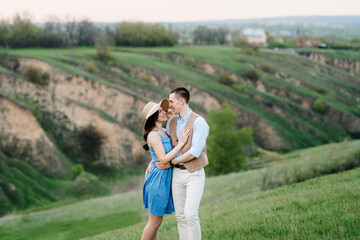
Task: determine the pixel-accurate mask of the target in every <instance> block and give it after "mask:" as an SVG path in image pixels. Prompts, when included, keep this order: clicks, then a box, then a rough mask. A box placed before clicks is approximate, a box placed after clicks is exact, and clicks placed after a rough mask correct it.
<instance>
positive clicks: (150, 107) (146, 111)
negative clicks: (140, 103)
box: [141, 98, 169, 120]
mask: <svg viewBox="0 0 360 240" xmlns="http://www.w3.org/2000/svg"><path fill="white" fill-rule="evenodd" d="M160 106H161V107H162V109H163V110H164V111H165V112H167V111H168V109H169V101H168V100H167V99H166V98H163V99H162V100H161V101H160V102H159V103H154V102H148V103H147V104H146V105H145V107H144V108H143V110H142V112H141V114H142V115H143V117H144V118H145V119H146V120H147V119H148V118H149V117H150V116H151V115H153V114H154V113H155V112H156V111H157V110H159V108H160Z"/></svg>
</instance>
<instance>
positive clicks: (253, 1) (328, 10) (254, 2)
mask: <svg viewBox="0 0 360 240" xmlns="http://www.w3.org/2000/svg"><path fill="white" fill-rule="evenodd" d="M0 6H1V7H0V19H8V18H12V16H14V15H15V14H16V13H23V12H28V13H30V14H31V15H32V16H33V20H34V21H37V22H44V21H46V20H48V19H50V16H54V15H55V16H57V17H59V18H60V20H65V18H66V16H71V17H75V18H76V19H81V18H84V17H87V18H89V19H90V20H92V21H95V22H120V21H144V22H180V21H181V22H182V21H208V20H226V19H245V18H264V17H283V16H314V15H318V16H334V15H360V0H218V1H214V0H126V1H125V0H0Z"/></svg>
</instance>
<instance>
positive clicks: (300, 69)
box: [11, 46, 360, 149]
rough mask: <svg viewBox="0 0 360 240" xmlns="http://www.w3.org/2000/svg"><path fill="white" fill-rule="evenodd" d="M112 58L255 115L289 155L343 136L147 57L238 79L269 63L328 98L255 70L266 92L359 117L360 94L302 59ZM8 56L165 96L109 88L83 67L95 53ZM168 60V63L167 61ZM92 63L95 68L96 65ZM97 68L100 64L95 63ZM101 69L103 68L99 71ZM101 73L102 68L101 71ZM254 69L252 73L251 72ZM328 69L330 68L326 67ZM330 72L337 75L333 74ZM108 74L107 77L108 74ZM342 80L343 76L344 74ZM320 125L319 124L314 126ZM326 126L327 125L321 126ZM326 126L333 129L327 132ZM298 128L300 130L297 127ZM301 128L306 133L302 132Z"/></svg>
mask: <svg viewBox="0 0 360 240" xmlns="http://www.w3.org/2000/svg"><path fill="white" fill-rule="evenodd" d="M115 50H116V51H115V52H113V55H114V56H115V58H116V59H117V60H120V61H121V62H123V63H125V64H131V65H136V66H142V67H145V68H148V69H154V70H157V71H160V72H162V73H164V74H167V75H170V76H172V77H175V78H177V79H180V80H181V81H183V82H185V83H188V84H191V85H194V86H196V87H198V88H200V89H203V90H205V91H207V92H209V93H210V94H211V95H212V96H214V97H215V98H217V99H219V100H220V101H221V102H222V101H228V102H230V103H232V104H233V105H235V106H237V107H239V108H242V109H245V110H246V111H249V112H253V113H255V114H256V115H258V116H260V117H261V118H263V119H264V120H266V121H267V122H268V123H269V124H270V125H271V126H273V127H274V128H275V130H276V131H277V132H278V134H280V135H281V136H282V137H283V138H284V139H286V142H288V143H289V149H294V148H303V147H307V146H313V145H319V144H322V143H327V142H331V141H339V140H341V139H343V138H344V137H345V136H346V135H347V133H346V132H345V131H344V129H343V127H341V126H340V125H339V124H338V123H336V122H335V121H329V120H327V121H325V120H324V117H323V116H321V115H318V114H316V113H314V112H313V111H312V110H306V109H304V108H302V107H301V106H299V105H298V104H295V103H293V102H291V101H289V100H287V99H284V98H282V97H279V96H276V95H274V94H270V93H263V92H260V91H258V90H257V89H256V88H253V87H247V88H248V90H249V91H250V92H251V93H252V94H257V95H260V96H262V97H263V98H264V99H266V100H267V101H269V102H271V103H272V104H273V106H274V107H277V108H278V109H281V111H282V114H284V115H283V116H282V115H281V114H276V113H274V110H273V109H269V108H267V107H264V106H262V104H261V103H259V102H257V101H255V100H254V99H253V98H252V97H249V96H247V95H246V94H243V93H241V92H238V91H236V90H235V89H233V88H232V87H230V86H226V85H223V84H220V83H218V82H216V81H215V79H216V75H214V74H206V73H204V72H203V71H201V70H199V69H193V68H189V67H186V66H183V65H181V64H175V63H174V62H172V61H170V60H164V58H163V59H160V58H157V57H153V56H149V54H159V55H160V56H168V55H170V54H172V53H177V54H183V55H189V56H193V57H196V58H199V59H202V60H203V61H206V62H209V63H212V64H215V65H217V66H220V67H223V68H226V69H230V70H232V71H233V72H235V73H237V74H239V75H241V74H242V73H243V72H244V71H245V70H247V69H251V68H252V67H250V66H249V64H252V65H253V66H257V65H258V64H260V63H264V62H267V63H268V64H270V65H271V67H272V68H274V69H275V70H276V71H281V72H284V73H286V74H287V75H288V76H289V77H293V78H295V79H299V80H301V81H302V82H305V83H307V84H311V85H315V86H317V87H321V88H323V89H326V91H327V92H328V94H326V95H324V94H319V93H318V92H316V91H313V90H311V89H309V88H306V87H302V86H296V85H295V84H293V83H289V82H287V81H285V80H284V79H282V78H278V77H275V76H273V75H271V74H267V73H264V72H262V71H260V70H257V71H258V72H259V74H260V76H261V80H262V81H263V82H264V84H265V86H266V87H267V88H272V89H277V90H278V91H280V90H283V91H285V92H286V93H288V94H293V95H296V96H298V98H300V99H309V101H310V103H311V101H314V100H315V99H322V100H323V101H324V102H326V104H328V105H329V106H331V107H333V108H334V109H337V110H338V111H339V112H344V113H346V114H349V115H355V116H359V115H360V110H359V108H358V103H357V102H356V100H355V99H354V97H355V96H356V95H358V94H360V87H358V86H356V84H351V83H349V82H346V81H342V80H340V79H338V78H335V77H332V76H330V75H327V74H324V73H320V72H318V71H317V69H316V67H315V65H316V64H314V63H313V62H312V61H310V60H308V59H306V58H305V57H300V56H296V55H291V54H286V53H276V52H274V51H267V50H265V51H261V52H260V53H258V54H256V55H254V56H248V55H245V54H243V53H242V52H241V51H240V50H239V49H237V48H231V47H221V46H185V47H184V46H177V47H173V48H116V49H115ZM11 53H12V54H16V55H22V56H28V57H35V58H39V59H42V60H44V61H47V62H49V63H50V64H52V65H54V66H56V67H59V68H61V69H63V70H65V71H67V72H70V73H74V74H81V75H84V76H85V77H86V78H89V79H92V80H94V81H100V82H102V83H105V84H107V85H109V86H111V87H116V88H118V89H120V90H122V91H124V92H127V93H130V94H132V95H137V96H138V97H141V95H139V94H137V93H136V88H144V87H147V88H148V90H149V91H153V92H156V93H157V94H159V93H160V94H161V95H163V96H165V95H166V94H165V93H164V91H163V90H162V89H161V88H159V87H155V86H149V85H148V86H146V84H144V82H141V81H140V80H138V79H134V78H131V77H129V76H126V75H124V74H123V75H119V74H115V73H112V74H113V75H114V76H115V77H118V78H121V79H123V80H125V81H127V82H128V86H124V85H121V86H120V85H117V84H114V83H111V82H109V81H108V80H107V79H104V78H103V77H100V76H98V75H96V74H91V73H88V72H86V71H84V70H83V65H84V64H86V63H89V62H94V59H93V58H92V57H93V55H94V54H95V50H94V48H76V49H21V50H13V51H12V52H11ZM236 58H241V59H243V60H244V62H238V61H236V60H235V59H236ZM165 59H166V58H165ZM95 63H96V62H95ZM97 65H98V66H99V63H97ZM100 66H101V65H100ZM100 68H102V67H100ZM255 68H256V67H255ZM327 68H331V67H328V66H327ZM333 71H340V70H338V69H333ZM108 72H111V71H110V69H108ZM344 74H345V73H344ZM357 80H359V81H360V78H358V77H353V80H352V81H357ZM339 89H346V91H348V92H349V94H344V93H343V91H339ZM314 119H318V120H314ZM324 122H326V124H324ZM329 124H330V125H331V127H329ZM299 125H300V126H302V127H299ZM304 128H305V129H306V130H305V131H304Z"/></svg>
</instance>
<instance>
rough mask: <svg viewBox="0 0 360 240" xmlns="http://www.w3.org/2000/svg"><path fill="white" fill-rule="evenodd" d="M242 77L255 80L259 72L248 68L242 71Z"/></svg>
mask: <svg viewBox="0 0 360 240" xmlns="http://www.w3.org/2000/svg"><path fill="white" fill-rule="evenodd" d="M244 77H245V78H247V79H249V80H250V81H253V82H256V81H257V80H258V79H259V74H258V73H257V72H256V71H255V69H249V70H246V71H245V72H244Z"/></svg>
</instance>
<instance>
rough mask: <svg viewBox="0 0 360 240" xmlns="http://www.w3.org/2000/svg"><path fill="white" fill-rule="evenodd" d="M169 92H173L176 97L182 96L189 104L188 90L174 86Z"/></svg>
mask: <svg viewBox="0 0 360 240" xmlns="http://www.w3.org/2000/svg"><path fill="white" fill-rule="evenodd" d="M171 93H175V95H176V98H177V99H179V98H184V99H185V102H186V103H187V104H189V101H190V92H189V91H188V90H187V89H186V88H183V87H179V88H175V89H174V90H172V91H171ZM171 93H170V94H171Z"/></svg>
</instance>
